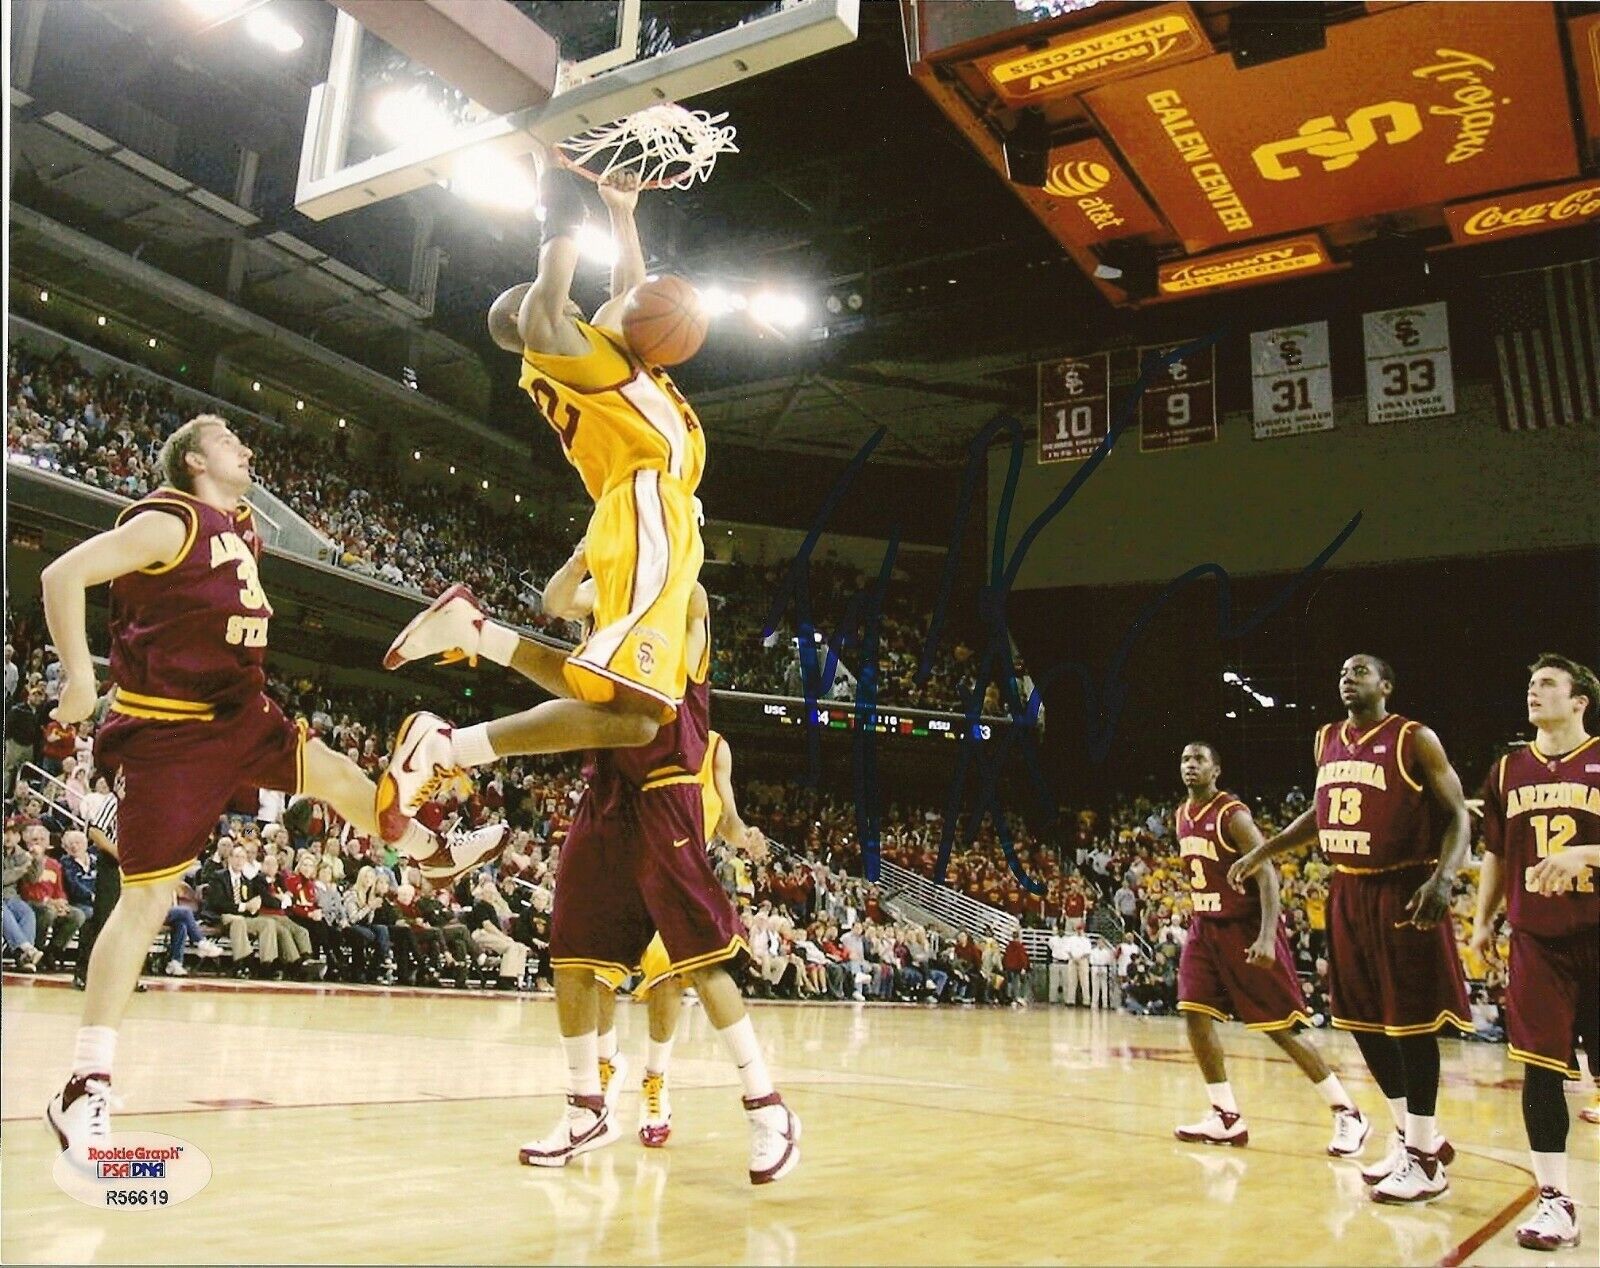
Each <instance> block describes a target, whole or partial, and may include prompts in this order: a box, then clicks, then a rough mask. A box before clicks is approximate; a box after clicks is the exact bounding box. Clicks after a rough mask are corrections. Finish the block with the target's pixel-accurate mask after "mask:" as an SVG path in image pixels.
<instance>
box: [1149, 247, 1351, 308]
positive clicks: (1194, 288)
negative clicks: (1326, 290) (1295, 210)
mask: <svg viewBox="0 0 1600 1268" xmlns="http://www.w3.org/2000/svg"><path fill="white" fill-rule="evenodd" d="M1334 267H1335V265H1334V263H1333V259H1332V257H1330V256H1329V255H1328V252H1327V250H1326V249H1325V248H1324V247H1323V245H1322V239H1321V238H1319V237H1318V236H1317V235H1316V234H1314V233H1306V234H1301V235H1300V236H1299V237H1298V238H1283V239H1280V240H1279V241H1277V242H1263V243H1260V244H1258V245H1256V246H1251V247H1234V248H1233V249H1232V250H1231V251H1213V252H1212V253H1211V254H1210V255H1202V256H1197V257H1196V258H1194V259H1192V260H1182V261H1179V262H1177V263H1173V264H1163V265H1162V266H1161V267H1160V268H1158V269H1157V270H1156V279H1157V284H1158V285H1159V286H1160V287H1161V293H1162V294H1163V295H1192V294H1196V293H1198V292H1200V291H1218V290H1231V289H1233V288H1234V287H1236V286H1254V285H1256V284H1257V283H1258V282H1270V281H1272V280H1273V279H1274V278H1279V277H1288V276H1290V275H1294V276H1299V275H1300V274H1303V273H1322V272H1325V271H1327V270H1328V269H1331V268H1334Z"/></svg>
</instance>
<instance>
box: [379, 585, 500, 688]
mask: <svg viewBox="0 0 1600 1268" xmlns="http://www.w3.org/2000/svg"><path fill="white" fill-rule="evenodd" d="M488 619H489V617H488V615H487V614H486V613H485V612H484V610H483V607H482V605H481V604H480V603H479V602H478V600H477V599H476V598H475V597H474V596H473V593H472V591H471V590H468V589H467V588H466V586H464V585H461V584H460V583H459V582H458V583H457V584H455V585H453V586H451V587H449V589H447V590H446V591H445V592H444V593H443V594H441V595H440V596H439V597H438V598H437V599H435V600H434V601H433V602H432V603H431V604H429V605H428V607H427V608H426V609H424V610H423V611H421V612H419V613H418V614H417V615H416V616H414V617H412V618H411V621H410V623H409V624H408V625H407V626H406V627H405V629H403V630H401V631H400V637H399V638H397V639H395V641H394V642H392V643H390V644H389V650H388V651H387V652H385V653H384V654H383V667H384V668H385V669H399V668H400V666H401V665H404V664H407V663H409V662H410V661H414V660H422V659H423V658H424V657H427V656H438V657H440V658H441V659H440V661H439V663H440V664H441V665H450V664H454V663H455V662H456V661H458V660H465V661H466V662H467V663H468V664H470V665H471V666H472V667H473V668H474V669H476V668H477V667H478V640H479V639H480V638H481V637H482V635H483V626H484V622H486V621H487V620H488Z"/></svg>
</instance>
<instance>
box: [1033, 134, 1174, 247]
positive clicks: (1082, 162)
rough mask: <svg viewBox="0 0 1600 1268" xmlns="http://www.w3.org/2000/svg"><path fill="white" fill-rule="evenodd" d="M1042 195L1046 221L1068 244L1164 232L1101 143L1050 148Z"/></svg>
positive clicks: (1148, 207)
mask: <svg viewBox="0 0 1600 1268" xmlns="http://www.w3.org/2000/svg"><path fill="white" fill-rule="evenodd" d="M1044 193H1045V194H1046V195H1048V200H1047V202H1046V203H1045V217H1046V220H1047V222H1048V223H1049V225H1050V227H1051V228H1052V229H1059V230H1060V231H1061V233H1062V234H1063V236H1065V237H1066V238H1067V240H1068V241H1070V242H1078V243H1082V244H1084V245H1088V244H1089V243H1093V242H1104V241H1107V240H1108V239H1111V238H1131V237H1135V236H1137V235H1139V234H1152V233H1159V234H1162V235H1165V234H1166V233H1167V227H1166V225H1164V224H1163V223H1162V222H1161V217H1160V216H1158V215H1156V213H1155V212H1154V211H1152V210H1151V209H1150V204H1149V203H1147V202H1146V201H1145V199H1144V195H1143V194H1141V193H1140V192H1139V187H1138V186H1137V185H1135V184H1134V183H1133V181H1132V179H1131V178H1130V177H1129V176H1128V173H1127V172H1126V171H1124V170H1123V167H1122V164H1121V163H1120V162H1118V161H1117V158H1116V156H1115V155H1114V154H1112V153H1111V151H1110V150H1108V149H1107V148H1106V146H1105V143H1104V142H1103V141H1097V140H1092V139H1091V140H1088V141H1079V142H1077V143H1075V144H1073V145H1059V146H1057V147H1056V148H1055V149H1053V150H1051V151H1050V167H1049V175H1048V176H1047V177H1046V178H1045V182H1044Z"/></svg>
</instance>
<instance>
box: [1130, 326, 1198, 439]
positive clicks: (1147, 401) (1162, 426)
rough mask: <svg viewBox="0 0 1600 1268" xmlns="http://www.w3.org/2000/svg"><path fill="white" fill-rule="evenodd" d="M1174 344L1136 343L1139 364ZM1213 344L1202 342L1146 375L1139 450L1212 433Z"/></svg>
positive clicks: (1166, 351)
mask: <svg viewBox="0 0 1600 1268" xmlns="http://www.w3.org/2000/svg"><path fill="white" fill-rule="evenodd" d="M1177 346H1178V345H1177V344H1168V345H1166V346H1164V347H1159V348H1140V349H1139V366H1140V369H1141V371H1142V370H1143V367H1144V364H1145V362H1146V360H1148V359H1149V358H1152V357H1155V358H1160V357H1164V356H1166V355H1167V353H1169V352H1171V351H1172V350H1173V348H1175V347H1177ZM1216 370H1217V348H1216V345H1215V344H1208V345H1207V346H1206V347H1205V348H1202V349H1201V350H1200V351H1199V352H1197V353H1194V354H1193V355H1191V356H1188V357H1183V358H1181V359H1179V360H1177V361H1172V362H1169V363H1168V364H1167V365H1166V366H1164V367H1163V368H1162V369H1161V370H1160V371H1159V372H1158V373H1156V374H1154V375H1152V376H1151V379H1150V382H1149V385H1148V386H1147V387H1146V388H1145V390H1144V395H1143V396H1142V397H1140V398H1139V452H1140V453H1153V452H1156V451H1158V450H1162V449H1183V448H1186V447H1187V446H1189V445H1206V444H1211V443H1213V442H1215V440H1216V439H1217V374H1216Z"/></svg>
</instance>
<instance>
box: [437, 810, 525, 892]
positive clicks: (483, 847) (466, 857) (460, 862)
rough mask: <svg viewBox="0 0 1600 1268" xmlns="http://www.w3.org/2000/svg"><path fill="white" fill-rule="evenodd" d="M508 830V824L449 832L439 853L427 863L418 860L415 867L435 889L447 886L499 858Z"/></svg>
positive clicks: (490, 824)
mask: <svg viewBox="0 0 1600 1268" xmlns="http://www.w3.org/2000/svg"><path fill="white" fill-rule="evenodd" d="M510 830H511V827H510V825H509V824H505V823H488V824H485V825H484V826H483V827H481V828H471V829H465V828H464V829H462V830H460V831H458V832H452V833H451V834H450V835H449V836H448V837H446V838H445V840H444V842H443V843H442V845H441V846H440V850H439V851H436V852H435V853H434V854H432V855H430V856H429V857H428V858H427V859H419V860H418V861H417V866H418V867H419V868H421V870H422V874H423V876H425V877H427V879H428V880H430V881H432V882H433V883H434V884H435V885H445V884H448V883H449V882H450V881H453V880H455V878H456V877H458V876H460V875H461V873H462V872H470V871H471V870H472V869H473V868H475V867H477V866H478V865H479V864H480V863H484V862H487V861H488V860H489V859H491V858H493V857H494V856H495V855H496V854H498V853H499V852H500V846H501V845H502V843H503V842H504V841H505V839H506V833H507V832H509V831H510ZM446 859H448V862H446V861H445V860H446ZM435 860H438V861H435Z"/></svg>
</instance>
